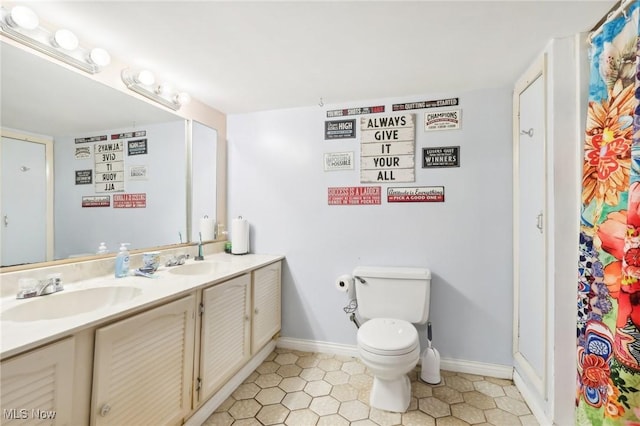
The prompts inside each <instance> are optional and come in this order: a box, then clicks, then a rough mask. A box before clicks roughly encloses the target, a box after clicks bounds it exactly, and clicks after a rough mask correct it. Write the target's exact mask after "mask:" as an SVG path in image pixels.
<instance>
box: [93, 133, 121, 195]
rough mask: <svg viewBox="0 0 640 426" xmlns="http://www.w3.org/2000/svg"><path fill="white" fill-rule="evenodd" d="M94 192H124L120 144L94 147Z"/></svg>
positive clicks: (101, 144) (104, 144) (113, 143)
mask: <svg viewBox="0 0 640 426" xmlns="http://www.w3.org/2000/svg"><path fill="white" fill-rule="evenodd" d="M95 162H96V185H95V190H96V192H124V152H123V147H122V142H121V141H118V142H108V143H98V144H96V145H95Z"/></svg>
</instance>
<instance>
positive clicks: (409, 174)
mask: <svg viewBox="0 0 640 426" xmlns="http://www.w3.org/2000/svg"><path fill="white" fill-rule="evenodd" d="M414 181H415V117H414V115H413V114H400V115H391V116H385V117H362V118H361V119H360V182H362V183H369V182H378V183H384V182H389V183H393V182H414Z"/></svg>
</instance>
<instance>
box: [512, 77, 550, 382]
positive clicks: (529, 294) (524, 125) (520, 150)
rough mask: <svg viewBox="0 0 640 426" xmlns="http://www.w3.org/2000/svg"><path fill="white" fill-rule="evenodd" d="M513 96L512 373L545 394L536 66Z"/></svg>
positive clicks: (541, 133) (541, 149)
mask: <svg viewBox="0 0 640 426" xmlns="http://www.w3.org/2000/svg"><path fill="white" fill-rule="evenodd" d="M515 95H516V98H517V99H516V102H517V105H516V107H517V108H518V107H519V119H518V125H517V128H516V132H517V138H516V141H517V146H516V147H515V148H516V152H517V156H516V158H515V160H516V162H517V163H516V164H515V170H516V179H515V180H516V182H517V183H516V186H515V190H516V193H515V199H514V202H515V203H516V205H515V217H514V223H515V229H514V231H515V242H516V244H515V250H516V256H515V265H514V266H515V274H516V276H515V281H516V289H515V292H514V294H515V296H516V300H515V301H514V302H515V305H516V306H515V312H516V317H515V324H514V328H515V330H514V357H515V360H516V369H517V370H518V371H519V373H520V374H521V375H523V376H525V377H528V378H529V380H530V381H531V382H532V383H533V384H534V385H535V386H536V387H537V388H538V389H539V390H540V392H541V393H542V392H543V390H544V386H543V384H544V378H545V354H546V350H545V349H546V346H545V345H546V337H545V328H546V315H547V313H546V279H545V274H546V268H545V257H546V253H545V235H544V232H545V222H546V217H545V82H544V75H543V74H542V67H540V68H539V69H538V70H537V72H536V73H535V74H534V77H533V78H531V79H530V80H527V81H526V82H525V84H523V85H522V86H521V90H520V92H519V94H518V93H516V94H515Z"/></svg>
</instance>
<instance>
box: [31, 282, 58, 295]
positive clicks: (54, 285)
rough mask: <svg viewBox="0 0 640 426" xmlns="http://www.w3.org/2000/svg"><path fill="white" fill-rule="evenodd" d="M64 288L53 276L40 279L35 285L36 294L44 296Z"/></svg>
mask: <svg viewBox="0 0 640 426" xmlns="http://www.w3.org/2000/svg"><path fill="white" fill-rule="evenodd" d="M62 290H64V288H63V287H62V283H60V280H56V279H55V278H48V279H46V280H40V282H39V283H38V285H37V286H36V296H45V295H47V294H52V293H57V292H59V291H62Z"/></svg>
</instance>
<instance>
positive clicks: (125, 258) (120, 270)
mask: <svg viewBox="0 0 640 426" xmlns="http://www.w3.org/2000/svg"><path fill="white" fill-rule="evenodd" d="M128 245H129V243H122V244H121V245H120V251H119V252H118V255H117V256H116V274H115V275H116V278H122V277H126V276H128V275H129V251H128V250H127V246H128Z"/></svg>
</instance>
